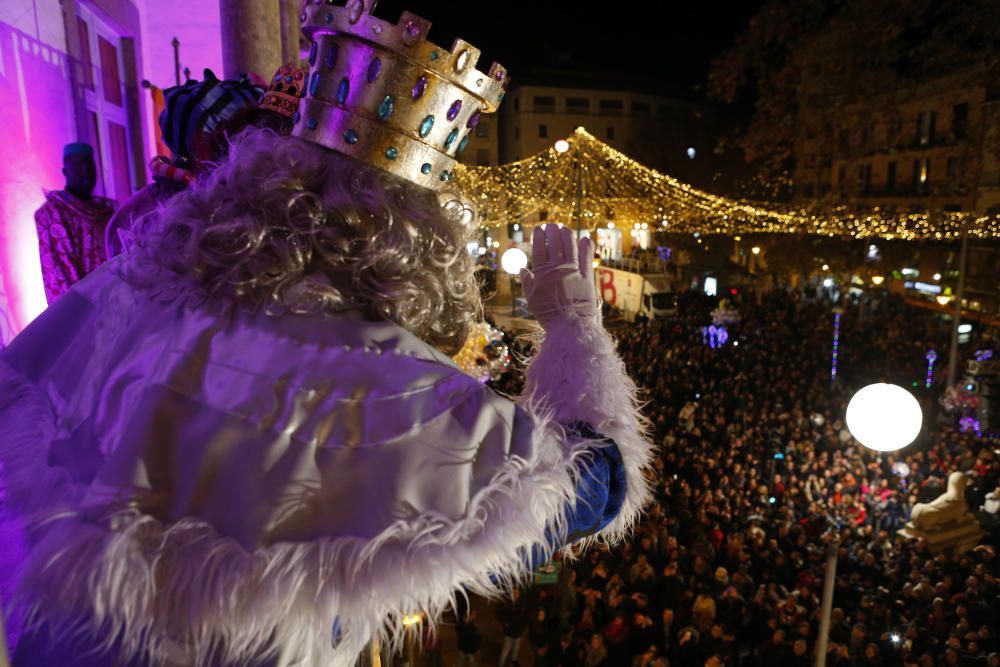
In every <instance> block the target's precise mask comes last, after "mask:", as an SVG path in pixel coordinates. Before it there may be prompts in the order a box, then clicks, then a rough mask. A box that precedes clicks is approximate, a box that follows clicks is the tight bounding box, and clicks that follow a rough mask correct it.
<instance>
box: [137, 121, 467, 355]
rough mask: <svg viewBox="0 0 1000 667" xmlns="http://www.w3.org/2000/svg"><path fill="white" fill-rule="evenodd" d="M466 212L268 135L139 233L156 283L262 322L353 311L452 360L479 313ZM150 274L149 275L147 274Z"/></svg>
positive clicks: (247, 140) (349, 162)
mask: <svg viewBox="0 0 1000 667" xmlns="http://www.w3.org/2000/svg"><path fill="white" fill-rule="evenodd" d="M470 216H471V211H470V210H469V208H468V207H467V206H465V205H464V204H463V203H462V202H461V200H460V199H459V198H458V197H457V196H451V197H450V198H449V197H448V196H441V195H438V194H436V193H434V192H432V191H430V190H425V189H423V188H420V187H418V186H416V185H411V184H408V183H406V182H403V181H401V180H399V179H397V178H395V177H393V176H391V175H390V174H388V173H385V172H383V171H380V170H378V169H375V168H373V167H368V166H366V165H363V164H361V163H359V162H357V161H355V160H353V159H352V158H349V157H347V156H344V155H340V154H339V153H335V152H333V151H330V150H328V149H326V148H323V147H321V146H317V145H315V144H312V143H308V142H305V141H303V140H301V139H296V138H294V137H284V136H279V135H277V134H275V133H274V132H272V131H270V130H259V129H251V130H248V131H246V132H244V133H242V134H241V135H240V136H239V137H237V138H236V139H235V140H234V141H233V144H232V146H231V148H230V152H229V157H228V159H227V160H226V161H224V162H222V163H221V164H219V165H218V166H217V167H216V168H215V169H214V170H213V171H211V173H210V174H208V175H207V176H206V177H205V178H204V179H202V180H200V181H198V182H196V183H194V184H192V186H191V187H190V188H189V189H187V190H185V191H184V192H182V193H180V194H178V195H176V196H175V197H173V198H172V199H171V200H170V201H169V202H168V203H167V204H166V205H165V207H164V208H163V209H162V210H160V211H159V212H158V213H156V214H154V215H151V216H149V217H148V218H147V219H146V220H144V221H143V222H142V223H141V230H140V232H139V234H138V246H139V247H138V249H137V250H138V251H139V252H140V253H143V254H144V255H145V259H147V260H151V264H152V265H154V266H155V267H156V268H157V269H158V273H159V276H158V280H162V279H163V278H164V277H166V278H167V279H168V280H183V281H186V282H190V278H191V277H192V276H194V277H195V278H196V283H197V284H198V285H199V286H200V288H201V289H202V290H203V291H204V293H205V296H207V297H208V298H210V299H212V300H214V301H216V302H222V303H223V304H232V305H238V306H240V307H241V308H245V309H250V310H259V309H261V308H263V309H266V311H267V312H269V313H275V314H278V313H281V312H300V313H306V312H310V313H315V312H321V313H336V312H342V311H346V310H360V311H362V312H364V313H365V314H366V315H367V316H369V317H378V318H383V319H386V320H390V321H392V322H395V323H396V324H398V325H400V326H401V327H403V328H405V329H407V330H409V331H411V332H412V333H414V334H416V335H417V336H419V337H420V338H422V339H424V340H425V341H427V342H428V343H431V344H432V345H435V346H437V347H438V348H440V349H442V350H444V351H446V352H448V353H454V352H456V351H458V350H459V349H460V348H461V347H462V344H463V343H464V342H465V339H466V337H467V335H468V331H469V328H470V327H471V325H472V323H473V321H474V319H475V317H476V316H477V315H478V312H479V308H480V301H479V291H478V288H477V285H476V284H475V281H474V279H473V277H472V268H473V267H472V264H473V262H472V258H471V257H470V255H469V253H468V251H467V249H466V243H467V241H468V240H469V235H470V230H469V228H468V226H467V223H468V221H469V219H470ZM147 266H150V265H149V264H147Z"/></svg>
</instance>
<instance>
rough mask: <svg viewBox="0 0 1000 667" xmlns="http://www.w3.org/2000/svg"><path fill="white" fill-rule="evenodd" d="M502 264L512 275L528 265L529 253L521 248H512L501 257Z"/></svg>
mask: <svg viewBox="0 0 1000 667" xmlns="http://www.w3.org/2000/svg"><path fill="white" fill-rule="evenodd" d="M500 266H501V267H503V270H504V271H506V272H507V273H509V274H510V275H512V276H516V275H517V274H519V273H521V269H523V268H526V267H527V266H528V255H527V254H526V253H525V252H524V251H523V250H521V249H520V248H511V249H509V250H508V251H507V252H505V253H504V254H503V255H502V256H501V257H500Z"/></svg>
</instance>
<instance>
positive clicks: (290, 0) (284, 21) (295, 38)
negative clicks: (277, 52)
mask: <svg viewBox="0 0 1000 667" xmlns="http://www.w3.org/2000/svg"><path fill="white" fill-rule="evenodd" d="M301 5H302V1H301V0H278V6H279V8H280V11H281V62H282V64H284V63H295V64H296V65H297V64H299V58H300V56H301V49H300V48H299V44H300V41H299V38H300V37H301V36H302V19H301V18H300V17H301V13H300V10H301Z"/></svg>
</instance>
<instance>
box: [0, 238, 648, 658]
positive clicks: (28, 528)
mask: <svg viewBox="0 0 1000 667" xmlns="http://www.w3.org/2000/svg"><path fill="white" fill-rule="evenodd" d="M122 261H124V258H119V259H117V260H115V261H113V262H111V263H109V264H107V265H105V266H104V267H102V268H101V269H100V270H98V271H97V272H95V273H94V274H92V275H91V276H90V277H88V278H87V279H86V280H84V281H83V282H82V283H80V284H79V285H78V286H77V287H75V288H74V289H73V290H71V291H70V292H69V293H68V294H67V295H66V296H65V297H63V298H62V299H60V300H59V301H58V302H57V303H55V304H54V305H53V306H52V307H51V308H50V309H49V310H48V311H46V312H45V313H44V314H43V315H42V316H41V317H40V318H39V319H38V320H36V322H34V323H33V324H32V325H31V326H30V327H29V328H28V329H27V330H25V331H24V332H23V333H22V334H21V335H20V336H18V337H17V338H16V339H15V340H14V342H13V343H12V344H11V346H10V347H9V348H7V349H6V350H4V351H3V352H2V353H0V460H2V461H3V468H2V470H0V475H2V484H3V486H4V491H5V493H6V501H5V503H6V504H5V508H6V512H7V514H6V516H5V517H4V519H5V520H6V521H7V523H8V528H9V527H10V526H18V527H23V528H24V535H25V539H26V541H27V544H28V545H29V553H28V556H27V558H26V560H25V562H24V563H23V565H24V567H23V572H22V573H21V576H20V578H21V582H20V583H21V591H22V596H21V603H22V605H24V606H25V608H26V611H27V612H28V614H29V620H41V621H44V622H45V623H47V624H50V625H52V626H56V627H59V628H60V629H61V630H62V631H63V632H75V633H79V634H80V635H81V636H85V637H86V638H87V639H88V641H91V642H93V643H94V645H96V646H101V645H102V644H103V645H104V647H105V648H109V647H111V646H112V644H115V647H116V650H118V651H120V652H122V653H124V654H126V655H127V656H140V657H143V658H144V659H145V660H147V661H148V662H149V663H150V664H164V665H166V664H172V663H178V664H194V665H201V664H209V663H211V662H212V661H216V660H218V661H221V662H222V663H224V664H254V662H255V661H257V660H260V659H262V658H264V659H268V660H270V661H272V662H273V663H274V664H276V665H301V666H310V665H316V666H319V665H323V666H326V665H335V666H345V667H347V666H350V665H353V663H354V660H355V658H356V656H357V655H358V653H359V652H360V651H361V650H362V648H363V647H364V646H365V644H366V643H367V642H368V641H369V640H370V639H371V638H372V637H376V636H377V637H379V638H380V639H381V641H383V642H384V643H388V644H390V645H394V646H399V645H400V642H401V641H402V639H403V637H404V629H403V625H402V623H401V619H402V617H403V616H404V615H406V614H413V613H424V614H426V616H427V618H428V619H430V620H431V621H433V619H435V618H436V617H437V616H438V614H439V613H440V612H441V611H442V610H443V609H444V608H445V606H446V605H447V604H448V603H449V602H450V601H451V600H452V599H454V597H455V596H456V595H462V594H463V591H470V592H476V593H481V594H486V595H490V594H496V593H498V592H502V591H504V590H506V589H508V588H509V587H511V586H512V585H514V583H515V582H519V581H523V580H524V579H525V578H526V577H527V576H528V575H529V573H530V564H529V561H530V558H528V557H527V554H529V553H530V552H531V551H532V550H535V552H536V553H537V552H538V551H541V552H543V553H545V554H548V553H550V552H551V550H552V545H551V544H550V540H551V536H552V535H557V536H558V535H564V534H565V522H566V511H567V507H570V506H572V502H573V501H574V486H575V482H576V478H577V476H578V474H579V470H581V469H582V467H581V466H582V464H583V463H584V461H585V457H587V456H589V455H590V454H591V452H592V448H594V447H602V446H606V443H604V442H603V441H600V440H596V439H594V440H588V439H581V438H576V437H569V436H567V434H566V432H565V430H564V429H563V428H562V427H561V426H560V424H561V423H567V422H568V421H586V422H588V423H589V424H591V425H592V426H593V428H594V430H595V431H597V432H599V433H600V434H602V435H603V436H607V437H609V438H611V439H613V440H614V441H615V443H616V444H617V445H618V448H619V450H620V452H621V455H622V460H623V464H624V467H625V470H626V478H627V479H626V481H627V494H626V499H625V503H624V507H623V509H622V511H621V513H620V514H619V516H618V517H617V518H616V519H615V521H614V522H613V523H612V524H611V525H610V526H609V527H608V529H607V530H605V531H604V532H603V533H602V535H598V536H597V537H598V538H600V537H602V536H604V537H608V538H611V539H615V540H616V539H620V538H621V537H622V536H623V535H624V534H625V533H626V531H627V530H628V529H629V527H630V526H631V525H632V524H633V522H634V521H635V519H636V516H637V514H638V512H639V511H640V508H641V506H642V503H643V502H644V500H645V498H646V496H647V488H646V481H645V479H644V477H643V469H644V467H645V465H646V463H647V459H648V456H649V448H648V445H647V443H646V441H645V440H644V438H643V435H642V432H641V428H640V422H639V419H638V417H637V413H636V404H635V395H634V388H633V387H632V385H631V383H630V382H629V381H628V379H627V378H626V377H625V375H624V372H623V370H622V368H621V365H620V362H619V361H618V360H617V357H616V356H615V355H614V352H613V346H612V343H611V340H610V339H609V338H608V337H607V334H606V333H604V331H603V330H602V329H600V326H599V324H596V325H595V326H594V327H592V328H588V327H583V328H575V329H568V330H567V331H563V332H558V331H557V332H552V333H550V336H558V337H561V338H564V340H562V341H561V342H560V343H559V344H558V345H557V344H554V342H553V341H549V342H546V343H543V345H542V351H541V352H540V354H539V356H538V357H537V358H536V359H535V361H534V363H533V366H532V368H531V371H530V377H529V389H530V391H529V393H528V395H527V396H526V397H525V399H524V401H523V402H522V405H521V406H518V405H515V404H514V403H512V402H510V401H508V400H507V399H505V398H503V397H500V396H498V395H496V394H494V393H493V392H492V391H491V390H489V389H488V388H486V387H484V386H482V385H480V384H479V383H478V382H476V381H475V380H473V379H472V378H469V377H468V376H465V375H464V374H462V373H461V372H460V371H459V370H458V369H457V368H456V367H455V366H454V364H453V363H452V362H451V360H450V359H448V358H447V357H445V356H444V355H442V354H441V353H439V352H437V351H436V350H434V349H433V348H431V347H430V346H428V345H427V344H425V343H423V342H422V341H420V340H418V339H417V338H415V337H414V336H412V335H410V334H409V333H407V332H405V331H403V330H402V329H400V328H399V327H396V326H394V325H392V324H390V323H386V322H370V321H365V320H362V319H360V318H350V317H344V318H330V317H319V316H292V315H286V316H282V317H280V318H273V317H267V316H266V315H263V314H262V315H254V316H251V315H246V316H243V315H237V316H235V317H233V318H231V319H228V320H220V319H219V318H218V317H217V316H215V315H213V314H212V312H210V311H209V310H208V309H207V308H203V307H201V306H197V305H191V304H190V303H187V302H186V301H185V300H184V299H173V300H168V301H164V300H162V299H161V300H156V299H153V298H151V296H150V295H149V294H148V293H145V292H141V291H137V290H136V289H134V288H133V287H131V286H130V285H128V284H127V283H126V282H125V281H123V280H122V279H121V278H120V277H119V269H120V264H121V262H122ZM567 382H569V383H571V386H572V387H574V391H579V392H580V397H579V401H578V403H579V405H580V407H581V408H583V409H584V410H585V412H586V413H587V414H585V415H579V414H576V413H575V412H573V411H568V412H567V411H566V409H565V407H564V406H565V400H564V398H565V397H561V396H560V394H561V393H563V392H565V391H567V384H566V383H567ZM590 402H593V404H592V405H591V404H590ZM8 574H9V573H8ZM0 576H3V575H0ZM0 590H2V589H0ZM5 606H6V605H5ZM335 620H337V621H338V623H339V626H340V629H341V631H342V635H341V637H340V641H339V643H336V644H335V643H334V641H333V638H332V628H333V624H334V621H335ZM63 667H68V666H63Z"/></svg>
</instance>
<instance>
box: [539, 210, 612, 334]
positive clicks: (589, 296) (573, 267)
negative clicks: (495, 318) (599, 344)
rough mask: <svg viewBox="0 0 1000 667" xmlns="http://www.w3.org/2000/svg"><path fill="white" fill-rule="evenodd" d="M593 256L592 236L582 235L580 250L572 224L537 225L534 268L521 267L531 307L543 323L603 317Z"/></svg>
mask: <svg viewBox="0 0 1000 667" xmlns="http://www.w3.org/2000/svg"><path fill="white" fill-rule="evenodd" d="M593 257H594V246H593V243H591V240H590V239H589V238H582V239H580V243H579V251H578V250H577V244H575V243H573V232H572V230H570V229H569V228H567V227H563V228H562V229H559V228H558V227H556V226H555V225H545V226H539V227H536V228H535V231H534V232H533V233H532V235H531V266H532V269H533V270H532V271H528V270H527V269H521V282H522V283H523V284H524V296H525V298H526V299H527V300H528V308H529V309H530V310H531V312H532V314H533V315H534V316H535V319H537V320H538V322H539V323H540V324H541V325H542V327H544V328H546V329H548V328H549V327H550V326H551V325H552V324H553V323H555V322H558V321H566V320H571V321H572V320H577V321H581V322H598V321H600V315H601V309H600V306H599V305H598V301H597V291H596V289H595V288H594V264H593Z"/></svg>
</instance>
